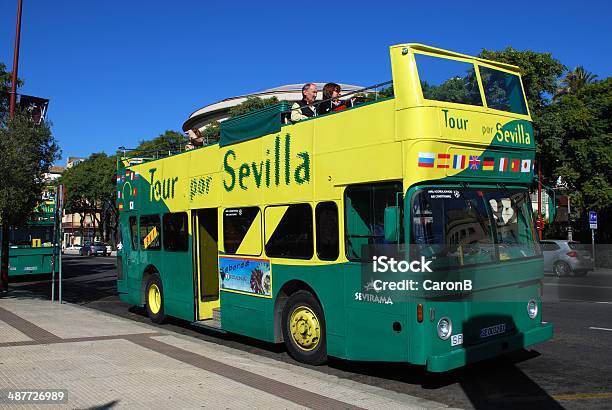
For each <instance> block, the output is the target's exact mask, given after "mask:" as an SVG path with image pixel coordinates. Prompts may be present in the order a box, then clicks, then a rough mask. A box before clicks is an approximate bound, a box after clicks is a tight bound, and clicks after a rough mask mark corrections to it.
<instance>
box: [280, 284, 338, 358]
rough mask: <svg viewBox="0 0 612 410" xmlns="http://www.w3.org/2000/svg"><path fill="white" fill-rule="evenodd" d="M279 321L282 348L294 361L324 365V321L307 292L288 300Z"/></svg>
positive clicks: (318, 307) (315, 302)
mask: <svg viewBox="0 0 612 410" xmlns="http://www.w3.org/2000/svg"><path fill="white" fill-rule="evenodd" d="M282 321H283V322H282V323H283V338H284V339H285V346H286V347H287V350H288V351H289V354H290V355H291V356H292V357H293V358H294V359H295V360H297V361H299V362H302V363H307V364H312V365H319V364H323V363H325V362H326V361H327V346H326V343H327V341H326V337H325V317H324V316H323V309H322V308H321V305H320V304H319V302H318V301H317V299H316V298H315V297H314V296H313V295H312V294H311V293H310V292H307V291H303V290H301V291H298V292H296V293H294V294H293V295H291V296H290V297H289V300H288V301H287V304H286V305H285V309H284V310H283V318H282Z"/></svg>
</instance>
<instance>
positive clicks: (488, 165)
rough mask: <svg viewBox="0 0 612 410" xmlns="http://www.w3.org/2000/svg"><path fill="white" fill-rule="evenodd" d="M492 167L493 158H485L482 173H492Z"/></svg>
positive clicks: (493, 164)
mask: <svg viewBox="0 0 612 410" xmlns="http://www.w3.org/2000/svg"><path fill="white" fill-rule="evenodd" d="M494 167H495V158H493V157H486V158H485V159H484V161H483V163H482V170H483V171H493V168H494Z"/></svg>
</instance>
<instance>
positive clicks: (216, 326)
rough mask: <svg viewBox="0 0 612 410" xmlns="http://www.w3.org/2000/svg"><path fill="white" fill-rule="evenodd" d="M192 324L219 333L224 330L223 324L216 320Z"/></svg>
mask: <svg viewBox="0 0 612 410" xmlns="http://www.w3.org/2000/svg"><path fill="white" fill-rule="evenodd" d="M191 324H192V325H194V326H197V327H201V328H203V329H212V330H215V331H217V332H219V331H221V332H223V329H221V322H220V321H218V320H215V319H206V320H197V321H195V322H192V323H191ZM223 333H225V332H223Z"/></svg>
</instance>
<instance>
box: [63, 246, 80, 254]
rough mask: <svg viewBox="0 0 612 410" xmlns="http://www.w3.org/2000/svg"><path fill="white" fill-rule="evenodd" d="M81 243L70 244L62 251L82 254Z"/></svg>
mask: <svg viewBox="0 0 612 410" xmlns="http://www.w3.org/2000/svg"><path fill="white" fill-rule="evenodd" d="M81 248H82V246H81V245H70V246H66V247H65V248H64V249H62V253H64V254H66V255H80V254H81Z"/></svg>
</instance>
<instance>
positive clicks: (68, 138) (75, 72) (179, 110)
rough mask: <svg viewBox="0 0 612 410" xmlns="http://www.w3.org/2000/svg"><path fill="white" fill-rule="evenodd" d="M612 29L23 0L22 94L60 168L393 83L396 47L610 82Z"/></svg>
mask: <svg viewBox="0 0 612 410" xmlns="http://www.w3.org/2000/svg"><path fill="white" fill-rule="evenodd" d="M308 4H312V10H313V11H308V7H309V6H308ZM323 5H324V7H323ZM16 9H17V0H3V1H2V2H0V61H2V62H4V63H5V64H6V65H7V67H8V69H9V70H10V69H11V66H12V55H13V42H14V34H15V26H14V22H15V14H16ZM611 20H612V6H611V5H610V3H609V2H608V1H603V0H602V1H590V2H587V3H585V4H582V3H576V2H571V3H570V2H566V1H554V2H553V1H550V2H547V1H534V0H531V1H512V2H477V1H465V2H457V1H453V2H446V1H437V2H424V1H418V2H417V1H412V2H410V1H397V2H392V1H384V0H379V1H376V2H373V1H358V0H354V1H348V2H344V1H335V2H333V1H332V2H326V3H324V2H315V3H309V2H294V1H283V2H277V1H232V2H226V1H195V0H193V1H192V0H183V1H167V0H166V1H162V0H150V1H144V0H134V1H115V0H104V1H102V0H98V1H83V0H80V1H72V0H56V1H53V2H51V1H48V0H24V12H23V27H22V42H21V55H20V63H19V76H20V77H21V78H23V79H25V86H24V87H23V88H22V89H21V92H22V93H24V94H30V95H37V96H41V97H46V98H49V99H50V100H51V103H50V106H49V117H48V118H49V119H50V120H51V121H52V123H53V132H54V135H55V137H56V138H57V140H58V141H59V143H60V145H61V147H62V150H63V157H64V159H62V160H60V161H58V163H60V164H64V163H65V158H66V157H68V156H87V155H89V154H91V153H92V152H100V151H105V152H107V153H113V152H114V151H115V149H116V148H117V147H118V146H120V145H125V146H128V147H131V146H135V145H136V144H137V143H138V141H140V140H142V139H149V138H152V137H155V136H157V135H159V134H160V133H162V132H163V131H165V130H167V129H174V130H180V128H181V125H182V123H183V121H184V120H185V119H186V118H187V117H188V116H189V114H190V113H191V112H193V111H195V110H196V109H198V108H200V107H202V106H203V105H206V104H209V103H212V102H215V101H218V100H220V99H223V98H226V97H229V96H234V95H238V94H244V93H249V92H253V91H259V90H262V89H265V88H270V87H274V86H278V85H282V84H289V83H302V82H306V81H320V82H327V81H335V82H340V83H350V84H361V85H371V84H374V83H378V82H382V81H386V80H389V79H390V76H391V75H390V71H389V58H388V46H389V45H391V44H397V43H404V42H421V43H426V44H430V45H434V46H437V47H442V48H448V49H451V50H455V51H459V52H463V53H467V54H476V53H478V52H479V51H480V50H481V49H482V48H488V49H496V50H497V49H502V48H505V47H506V46H508V45H511V46H513V47H515V48H517V49H520V50H524V49H531V50H534V51H539V52H551V53H552V54H553V56H554V57H556V58H557V59H559V60H560V61H561V62H562V63H564V64H565V65H567V66H569V67H574V66H576V65H584V66H585V67H586V68H587V69H588V70H589V71H591V72H593V73H595V74H597V75H598V76H599V77H600V78H605V77H607V76H610V75H611V71H612V70H611V64H610V62H611V59H612V57H611V56H610V39H612V29H611V28H610V26H611V25H610V21H611Z"/></svg>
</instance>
